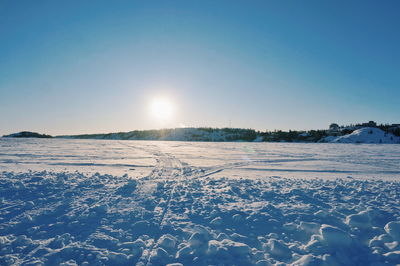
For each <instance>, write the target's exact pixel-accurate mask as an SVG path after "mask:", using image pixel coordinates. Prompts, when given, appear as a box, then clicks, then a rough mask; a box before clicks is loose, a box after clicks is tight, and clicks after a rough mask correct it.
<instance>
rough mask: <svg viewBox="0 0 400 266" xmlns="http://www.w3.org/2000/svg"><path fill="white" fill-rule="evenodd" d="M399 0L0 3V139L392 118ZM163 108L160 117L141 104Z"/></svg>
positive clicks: (398, 78) (397, 86)
mask: <svg viewBox="0 0 400 266" xmlns="http://www.w3.org/2000/svg"><path fill="white" fill-rule="evenodd" d="M399 14H400V1H396V0H393V1H390V0H388V1H347V0H346V1H344V0H343V1H218V0H217V1H40V0H38V1H28V0H26V1H18V0H17V1H14V0H0V134H6V133H12V132H17V131H21V130H31V131H39V132H44V133H49V134H74V133H94V132H115V131H129V130H134V129H149V128H159V127H174V126H179V125H186V126H212V127H225V126H229V125H231V126H232V127H246V128H255V129H260V130H265V129H271V130H273V129H312V128H314V129H316V128H326V127H327V126H328V125H329V123H331V122H337V123H339V124H347V123H354V122H363V121H367V120H375V121H377V122H383V123H394V122H400V121H399V120H400V119H399V118H400V116H399V111H400V107H399V106H400V104H399V103H400V30H399V29H400V16H399ZM160 95H161V96H164V97H167V98H169V99H170V101H172V102H173V103H174V104H175V109H176V110H175V115H174V117H173V119H171V121H169V122H168V124H160V123H159V121H156V120H154V118H153V117H151V116H150V115H149V110H148V104H149V101H151V99H153V98H156V97H159V96H160Z"/></svg>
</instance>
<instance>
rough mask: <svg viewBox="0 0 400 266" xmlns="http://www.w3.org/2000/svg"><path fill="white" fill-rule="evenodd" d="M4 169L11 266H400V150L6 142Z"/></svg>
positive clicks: (3, 240) (0, 204)
mask: <svg viewBox="0 0 400 266" xmlns="http://www.w3.org/2000/svg"><path fill="white" fill-rule="evenodd" d="M0 171H1V172H0V264H1V265H15V264H17V265H18V264H24V265H42V264H44V265H59V264H62V263H64V265H74V264H78V265H135V264H137V265H166V264H172V263H176V264H175V265H181V264H183V265H285V264H292V265H395V264H398V263H400V245H399V242H400V185H399V180H400V145H391V144H386V145H385V144H382V145H369V144H362V145H355V144H336V143H329V144H322V143H321V144H285V143H205V142H162V141H159V142H157V141H153V142H150V141H116V140H65V139H45V140H43V139H0ZM179 263H180V264H179Z"/></svg>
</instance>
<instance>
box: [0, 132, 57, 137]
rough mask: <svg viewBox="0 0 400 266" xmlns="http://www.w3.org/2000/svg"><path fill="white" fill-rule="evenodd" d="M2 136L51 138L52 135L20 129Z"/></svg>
mask: <svg viewBox="0 0 400 266" xmlns="http://www.w3.org/2000/svg"><path fill="white" fill-rule="evenodd" d="M3 138H52V136H50V135H46V134H39V133H36V132H30V131H21V132H18V133H13V134H10V135H5V136H3Z"/></svg>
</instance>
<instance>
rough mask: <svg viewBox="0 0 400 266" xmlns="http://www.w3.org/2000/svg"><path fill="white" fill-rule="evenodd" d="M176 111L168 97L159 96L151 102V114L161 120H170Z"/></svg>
mask: <svg viewBox="0 0 400 266" xmlns="http://www.w3.org/2000/svg"><path fill="white" fill-rule="evenodd" d="M174 111H175V110H174V105H173V104H172V102H171V101H170V100H168V99H166V98H157V99H154V100H153V101H152V102H151V103H150V112H151V115H152V116H153V117H154V118H156V119H158V120H160V121H166V120H170V119H171V118H172V116H173V114H174Z"/></svg>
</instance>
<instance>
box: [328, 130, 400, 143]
mask: <svg viewBox="0 0 400 266" xmlns="http://www.w3.org/2000/svg"><path fill="white" fill-rule="evenodd" d="M325 141H326V142H337V143H386V144H395V143H400V137H397V136H395V135H393V134H391V133H386V132H385V131H383V130H381V129H379V128H374V127H364V128H360V129H357V130H355V131H353V132H352V133H351V134H347V135H344V136H340V137H330V138H329V139H325Z"/></svg>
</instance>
